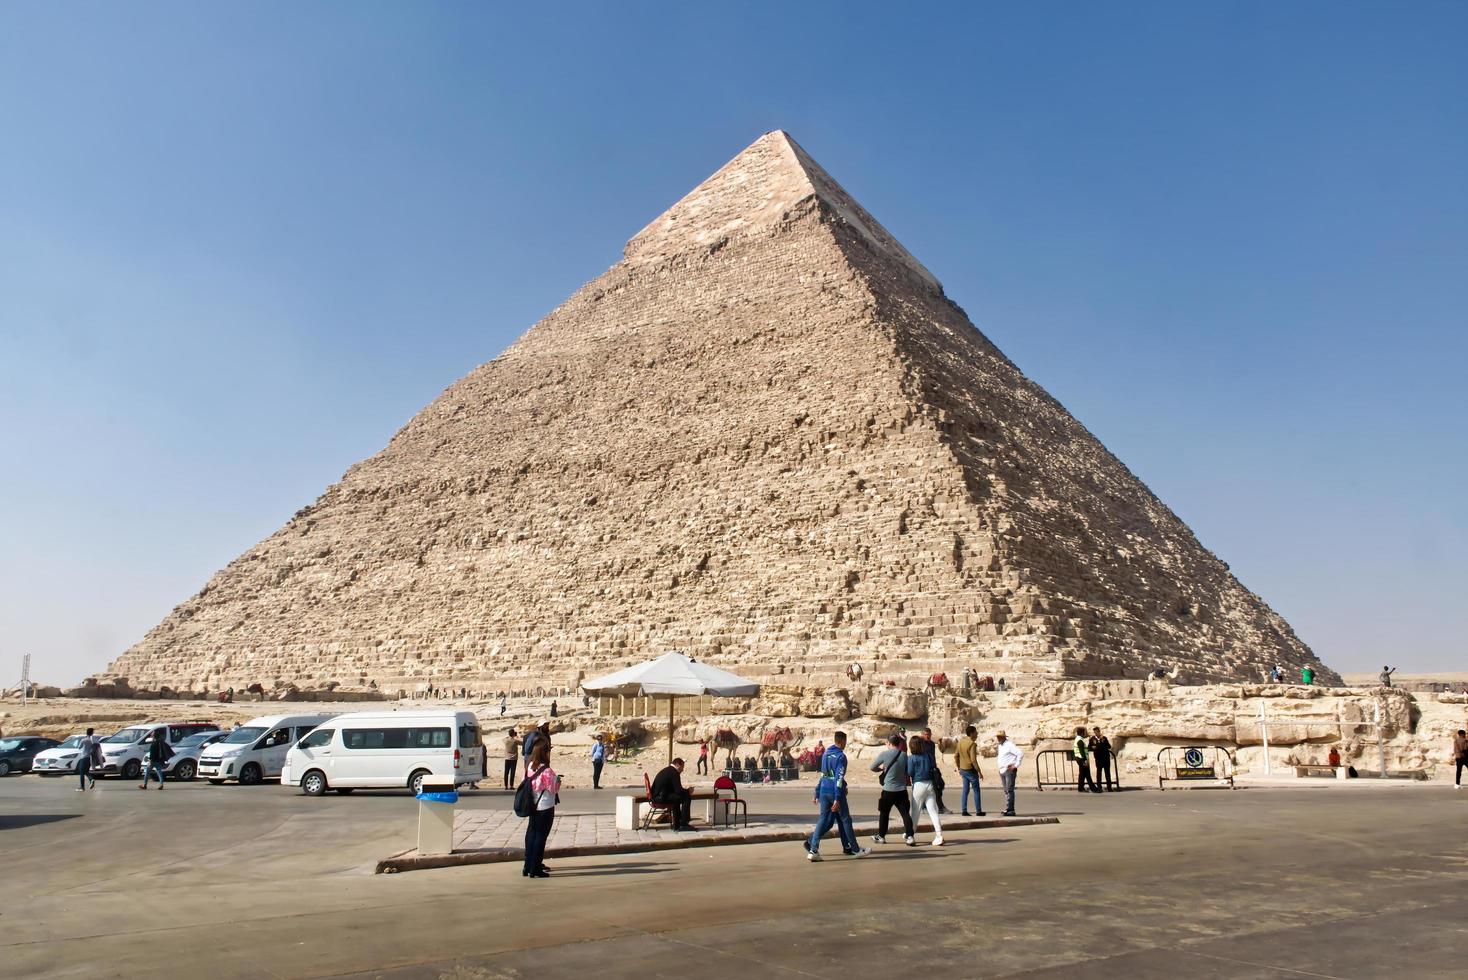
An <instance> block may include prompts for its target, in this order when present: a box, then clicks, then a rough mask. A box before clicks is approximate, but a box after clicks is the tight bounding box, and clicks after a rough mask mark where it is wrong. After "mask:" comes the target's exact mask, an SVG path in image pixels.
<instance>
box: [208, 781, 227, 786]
mask: <svg viewBox="0 0 1468 980" xmlns="http://www.w3.org/2000/svg"><path fill="white" fill-rule="evenodd" d="M209 785H210V786H223V785H224V780H222V779H211V780H209Z"/></svg>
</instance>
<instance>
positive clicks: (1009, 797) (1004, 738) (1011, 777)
mask: <svg viewBox="0 0 1468 980" xmlns="http://www.w3.org/2000/svg"><path fill="white" fill-rule="evenodd" d="M994 741H996V742H998V743H999V758H998V759H997V760H995V764H996V765H997V766H998V767H999V784H1000V785H1001V786H1003V787H1004V816H1006V817H1012V816H1014V781H1015V780H1016V779H1018V778H1019V764H1020V763H1021V762H1023V761H1024V758H1025V754H1024V753H1023V752H1021V751H1020V748H1019V746H1018V745H1015V744H1014V743H1013V742H1011V741H1010V740H1009V736H1008V735H1006V734H1004V732H1002V731H1000V732H995V733H994Z"/></svg>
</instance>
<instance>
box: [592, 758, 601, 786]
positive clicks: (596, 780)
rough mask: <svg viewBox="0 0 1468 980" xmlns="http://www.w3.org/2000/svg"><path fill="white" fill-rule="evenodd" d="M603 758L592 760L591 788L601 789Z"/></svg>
mask: <svg viewBox="0 0 1468 980" xmlns="http://www.w3.org/2000/svg"><path fill="white" fill-rule="evenodd" d="M601 767H602V760H601V759H592V760H591V788H592V789H601Z"/></svg>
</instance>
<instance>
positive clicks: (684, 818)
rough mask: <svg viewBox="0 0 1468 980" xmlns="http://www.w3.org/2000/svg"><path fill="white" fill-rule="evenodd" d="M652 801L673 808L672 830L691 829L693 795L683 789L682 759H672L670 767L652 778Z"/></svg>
mask: <svg viewBox="0 0 1468 980" xmlns="http://www.w3.org/2000/svg"><path fill="white" fill-rule="evenodd" d="M652 801H653V802H654V803H666V804H668V805H669V806H670V807H672V808H673V829H674V830H692V829H693V824H692V823H691V821H692V820H693V794H692V793H691V792H690V791H688V790H686V789H684V788H683V760H682V759H674V760H673V764H672V765H671V766H668V767H667V768H666V769H664V770H663V771H662V772H660V773H658V774H657V775H656V776H655V777H653V781H652Z"/></svg>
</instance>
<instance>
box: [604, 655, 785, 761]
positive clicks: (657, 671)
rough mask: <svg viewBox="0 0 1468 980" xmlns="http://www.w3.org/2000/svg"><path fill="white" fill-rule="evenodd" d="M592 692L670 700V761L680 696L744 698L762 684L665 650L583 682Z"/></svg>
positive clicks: (756, 690) (671, 759)
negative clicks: (613, 671)
mask: <svg viewBox="0 0 1468 980" xmlns="http://www.w3.org/2000/svg"><path fill="white" fill-rule="evenodd" d="M581 686H582V688H584V689H585V690H587V691H589V692H590V693H592V694H631V695H639V694H640V695H642V696H643V697H666V698H667V699H668V762H670V763H671V762H672V761H673V708H674V705H676V704H677V701H678V698H679V697H683V696H687V697H698V696H701V695H704V694H711V695H713V696H714V697H720V698H737V697H745V696H747V695H751V694H758V693H759V685H758V684H757V683H755V682H754V681H749V680H745V679H744V678H743V677H740V676H739V675H737V674H731V673H729V672H728V671H727V670H720V669H719V668H717V667H711V666H709V665H708V664H701V663H699V662H698V661H697V660H690V659H689V658H687V657H685V656H683V654H681V653H676V652H674V653H665V654H663V655H662V656H661V657H658V658H657V659H656V660H649V661H647V663H642V664H637V665H636V666H635V667H628V668H627V669H626V670H619V671H617V672H616V673H615V674H608V675H606V676H605V677H598V678H596V679H594V680H589V681H582V682H581Z"/></svg>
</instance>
